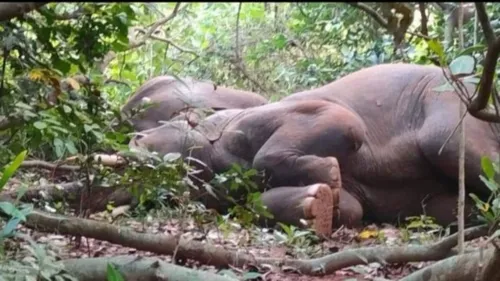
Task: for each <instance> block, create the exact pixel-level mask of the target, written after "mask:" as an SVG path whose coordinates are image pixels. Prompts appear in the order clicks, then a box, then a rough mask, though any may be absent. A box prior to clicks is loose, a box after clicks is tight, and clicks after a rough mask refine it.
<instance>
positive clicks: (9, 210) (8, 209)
mask: <svg viewBox="0 0 500 281" xmlns="http://www.w3.org/2000/svg"><path fill="white" fill-rule="evenodd" d="M0 209H2V211H3V212H4V213H5V214H6V215H9V216H12V215H13V214H14V213H15V212H16V211H17V208H16V206H15V205H14V204H12V203H10V202H8V201H4V202H0Z"/></svg>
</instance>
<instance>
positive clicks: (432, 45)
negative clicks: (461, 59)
mask: <svg viewBox="0 0 500 281" xmlns="http://www.w3.org/2000/svg"><path fill="white" fill-rule="evenodd" d="M427 46H429V49H431V51H433V52H434V53H435V54H436V55H437V56H438V57H439V60H440V61H444V58H445V55H444V48H443V45H442V44H441V42H439V40H438V39H435V38H434V39H431V40H429V41H427Z"/></svg>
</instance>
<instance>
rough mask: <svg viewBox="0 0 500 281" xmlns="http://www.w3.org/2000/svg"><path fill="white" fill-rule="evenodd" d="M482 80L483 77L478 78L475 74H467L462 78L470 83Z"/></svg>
mask: <svg viewBox="0 0 500 281" xmlns="http://www.w3.org/2000/svg"><path fill="white" fill-rule="evenodd" d="M480 81H481V79H480V78H478V77H476V76H474V75H471V76H467V77H464V78H463V79H462V82H464V83H468V84H474V85H477V84H479V82H480Z"/></svg>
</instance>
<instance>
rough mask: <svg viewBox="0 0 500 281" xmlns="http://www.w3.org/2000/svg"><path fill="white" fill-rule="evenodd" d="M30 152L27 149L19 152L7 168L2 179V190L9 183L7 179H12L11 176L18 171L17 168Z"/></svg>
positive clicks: (0, 189)
mask: <svg viewBox="0 0 500 281" xmlns="http://www.w3.org/2000/svg"><path fill="white" fill-rule="evenodd" d="M27 153H28V151H27V150H25V151H23V152H21V153H19V154H18V155H17V156H16V158H15V159H14V161H12V164H10V166H8V167H7V168H5V170H4V172H3V174H2V178H1V179H0V191H2V189H3V187H4V186H5V184H6V183H7V181H8V180H9V179H10V177H11V176H12V175H13V174H14V173H15V172H16V170H17V168H19V166H21V163H23V161H24V158H25V157H26V154H27Z"/></svg>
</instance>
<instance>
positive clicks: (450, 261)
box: [401, 249, 498, 281]
mask: <svg viewBox="0 0 500 281" xmlns="http://www.w3.org/2000/svg"><path fill="white" fill-rule="evenodd" d="M494 255H495V251H494V249H488V250H486V251H485V253H484V257H483V258H484V260H486V261H492V260H496V259H494ZM478 263H479V251H475V252H473V253H469V254H465V255H459V256H453V257H450V258H447V259H445V260H442V261H439V262H437V263H435V264H432V265H430V266H427V267H425V268H423V269H421V270H418V271H415V272H413V273H412V274H410V275H408V276H406V277H405V278H403V279H401V281H470V280H477V279H475V276H476V275H477V273H478V269H479V267H478ZM487 263H489V262H487ZM493 266H494V267H495V268H496V271H497V272H498V264H493ZM483 280H484V279H483ZM487 280H488V281H490V280H491V281H494V279H487ZM484 281H486V280H484Z"/></svg>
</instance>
